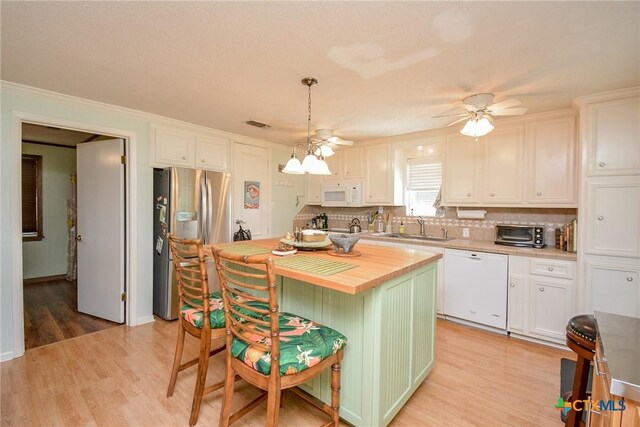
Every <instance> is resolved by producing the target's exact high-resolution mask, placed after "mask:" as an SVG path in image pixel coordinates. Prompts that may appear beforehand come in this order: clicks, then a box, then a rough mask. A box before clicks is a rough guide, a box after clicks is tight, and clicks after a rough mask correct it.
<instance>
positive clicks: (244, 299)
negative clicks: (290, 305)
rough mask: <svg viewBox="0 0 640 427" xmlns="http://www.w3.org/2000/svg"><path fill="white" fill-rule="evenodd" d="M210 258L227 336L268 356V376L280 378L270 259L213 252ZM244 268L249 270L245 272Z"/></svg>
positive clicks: (262, 256)
mask: <svg viewBox="0 0 640 427" xmlns="http://www.w3.org/2000/svg"><path fill="white" fill-rule="evenodd" d="M213 255H214V259H215V262H216V268H217V270H218V277H219V279H220V289H221V290H222V297H223V300H224V311H225V322H226V328H227V334H232V336H233V337H235V338H237V339H238V340H241V341H243V342H245V343H246V344H248V345H250V346H253V347H254V348H257V349H259V350H261V351H263V352H264V353H269V354H270V355H271V375H280V340H279V324H278V322H279V313H278V294H277V289H276V274H275V270H274V267H273V258H272V255H271V254H266V255H249V256H247V255H239V254H233V253H230V252H225V251H224V249H217V250H214V253H213ZM246 267H249V268H251V270H250V271H245V270H246ZM257 270H264V273H262V272H259V271H257ZM267 305H268V309H267V308H266V306H267Z"/></svg>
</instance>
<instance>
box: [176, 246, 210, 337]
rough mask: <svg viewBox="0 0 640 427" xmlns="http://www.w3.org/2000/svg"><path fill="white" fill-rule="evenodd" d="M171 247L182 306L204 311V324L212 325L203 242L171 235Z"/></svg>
mask: <svg viewBox="0 0 640 427" xmlns="http://www.w3.org/2000/svg"><path fill="white" fill-rule="evenodd" d="M169 248H170V249H171V256H172V258H173V265H174V269H175V272H176V282H177V284H178V297H179V299H180V307H184V306H185V305H188V306H189V307H191V309H193V310H194V311H202V313H203V321H204V325H205V326H211V325H210V319H209V310H210V309H209V281H208V277H207V263H206V261H205V255H204V248H203V247H202V242H201V241H200V240H197V239H181V238H177V237H174V236H171V235H169Z"/></svg>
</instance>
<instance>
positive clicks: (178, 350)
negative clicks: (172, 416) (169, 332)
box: [167, 320, 185, 397]
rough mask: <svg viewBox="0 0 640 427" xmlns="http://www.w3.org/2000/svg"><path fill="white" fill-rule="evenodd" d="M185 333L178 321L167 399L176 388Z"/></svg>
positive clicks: (180, 322) (180, 321)
mask: <svg viewBox="0 0 640 427" xmlns="http://www.w3.org/2000/svg"><path fill="white" fill-rule="evenodd" d="M184 336H185V331H184V328H183V327H182V320H178V341H177V342H176V353H175V354H174V356H173V369H172V370H171V379H170V380H169V388H168V389H167V397H171V396H173V391H174V389H175V388H176V380H177V379H178V372H179V370H180V362H181V361H182V352H183V350H184Z"/></svg>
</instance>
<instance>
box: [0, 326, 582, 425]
mask: <svg viewBox="0 0 640 427" xmlns="http://www.w3.org/2000/svg"><path fill="white" fill-rule="evenodd" d="M176 332H177V323H176V322H165V321H163V320H160V319H157V321H156V322H154V323H153V324H148V325H142V326H138V327H135V328H128V327H126V326H119V327H116V328H112V329H108V330H104V331H101V332H96V333H93V334H89V335H84V336H81V337H77V338H73V339H70V340H66V341H63V342H59V343H55V344H51V345H48V346H44V347H39V348H35V349H32V350H28V351H27V352H26V354H25V356H24V357H22V358H19V359H16V360H12V361H9V362H4V363H2V365H1V370H0V375H1V381H2V393H1V400H2V401H1V406H0V411H1V416H2V418H1V419H2V425H3V426H41V425H64V426H76V425H100V426H116V425H122V426H127V425H129V426H163V425H166V426H174V425H188V420H189V411H190V408H191V398H192V393H193V386H194V381H195V371H194V370H193V369H191V370H189V371H185V372H183V373H181V374H180V376H179V377H178V384H177V385H176V391H175V394H174V396H173V397H172V398H166V397H165V394H166V389H167V384H168V380H169V374H170V368H171V361H172V357H173V351H174V345H175V338H176ZM437 334H438V335H437V341H436V342H437V362H436V366H435V368H434V370H433V371H432V373H431V374H430V375H429V377H428V378H427V380H426V381H425V382H424V383H423V384H422V386H421V387H420V388H419V389H418V391H417V392H416V393H415V394H414V395H413V397H412V398H411V400H410V401H409V402H408V403H407V405H406V406H405V407H404V408H403V409H402V410H401V411H400V413H399V414H398V415H397V416H396V418H395V419H394V420H393V422H392V424H391V425H393V426H464V425H475V426H497V425H514V426H516V425H517V426H528V425H532V426H533V425H538V426H560V425H562V424H561V422H560V417H559V412H558V410H557V409H555V408H554V404H555V402H556V401H557V398H558V395H559V389H560V385H559V384H560V379H559V377H560V375H559V370H560V358H561V357H572V353H570V352H564V351H560V350H555V349H552V348H549V347H546V346H541V345H536V344H531V343H527V342H524V341H521V340H517V339H512V338H507V337H505V336H501V335H496V334H492V333H489V332H484V331H479V330H477V329H472V328H469V327H466V326H462V325H457V324H454V323H451V322H448V321H444V320H439V321H438V329H437ZM196 343H197V342H196V340H190V341H188V342H187V345H186V351H185V352H189V355H190V354H197V346H196ZM345 351H349V347H348V346H347V348H346V350H345ZM186 356H187V355H185V357H186ZM222 361H223V359H222V356H216V357H214V358H213V359H212V361H211V362H210V363H211V365H210V370H209V378H210V381H213V380H215V379H221V378H222V377H223V373H222V370H221V369H222V367H223V363H222ZM257 394H258V391H257V390H255V389H254V388H252V387H250V386H248V385H247V384H246V383H244V382H243V381H240V382H238V383H236V393H235V395H234V405H233V407H234V408H238V407H240V406H242V404H244V403H246V402H248V401H249V400H251V399H253V398H254V397H255V396H257ZM220 396H221V392H219V391H218V392H215V393H212V394H210V395H208V396H206V397H205V399H204V402H203V404H202V410H201V412H200V419H199V422H198V425H201V426H208V425H217V423H218V413H219V412H218V411H219V408H220ZM265 405H266V404H264V403H263V404H262V405H261V406H260V407H258V408H257V409H256V410H254V411H253V412H252V413H250V414H249V415H247V416H246V417H244V418H242V419H241V420H240V421H239V422H238V423H237V425H241V426H261V425H264V420H265V411H266V406H265ZM326 420H327V418H326V416H325V415H324V414H322V413H321V412H319V411H318V410H316V409H314V408H312V407H310V406H309V405H305V404H303V403H300V402H299V400H298V399H296V398H295V397H293V396H292V395H291V394H288V393H285V396H284V402H283V407H282V409H281V411H280V424H281V425H283V426H290V425H293V426H296V427H301V426H307V425H313V426H317V425H320V424H321V423H323V422H324V421H326Z"/></svg>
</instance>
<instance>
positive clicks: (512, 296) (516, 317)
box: [507, 255, 529, 334]
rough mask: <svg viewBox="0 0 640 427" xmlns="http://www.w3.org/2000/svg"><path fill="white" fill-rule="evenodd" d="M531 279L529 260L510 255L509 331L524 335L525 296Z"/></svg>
mask: <svg viewBox="0 0 640 427" xmlns="http://www.w3.org/2000/svg"><path fill="white" fill-rule="evenodd" d="M528 277H529V258H525V257H519V256H512V255H509V288H508V289H507V330H508V331H509V332H516V333H520V334H522V333H524V331H525V326H524V320H525V311H524V310H525V303H524V302H525V296H526V291H527V288H526V286H527V280H528Z"/></svg>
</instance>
